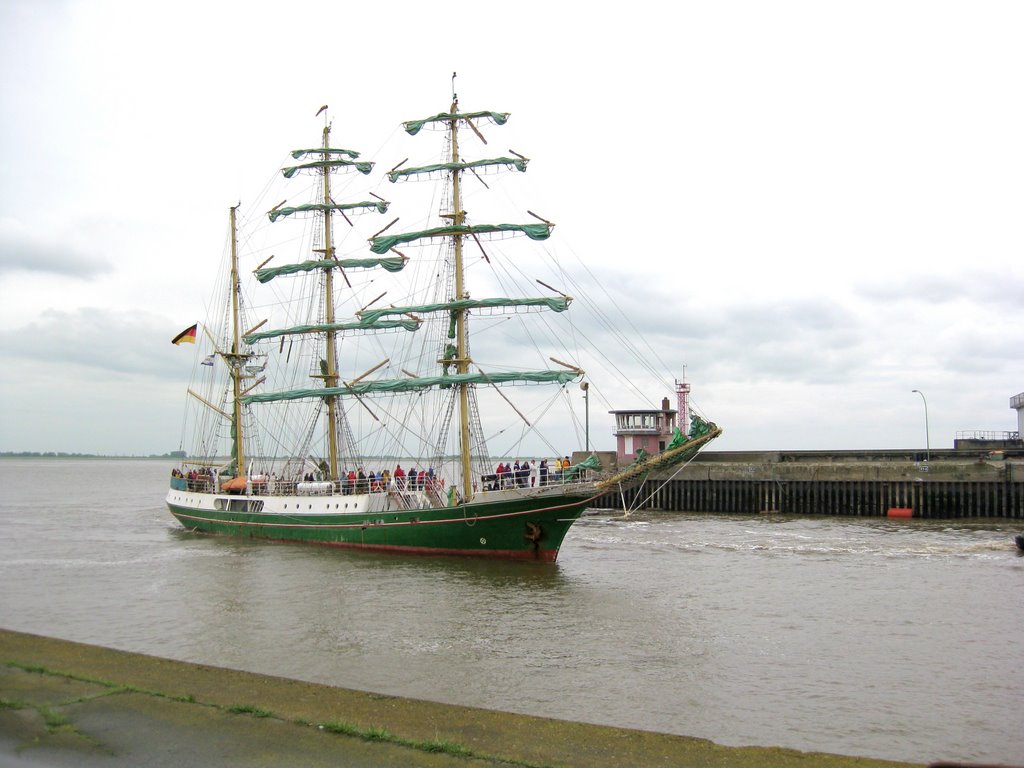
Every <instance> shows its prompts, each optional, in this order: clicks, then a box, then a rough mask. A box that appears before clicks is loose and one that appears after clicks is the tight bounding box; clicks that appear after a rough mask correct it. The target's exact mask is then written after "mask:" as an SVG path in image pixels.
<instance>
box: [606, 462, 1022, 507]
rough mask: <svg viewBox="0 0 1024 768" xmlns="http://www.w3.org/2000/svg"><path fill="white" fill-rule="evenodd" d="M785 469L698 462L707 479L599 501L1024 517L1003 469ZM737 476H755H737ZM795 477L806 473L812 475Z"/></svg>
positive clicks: (697, 470)
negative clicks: (986, 473) (978, 472)
mask: <svg viewBox="0 0 1024 768" xmlns="http://www.w3.org/2000/svg"><path fill="white" fill-rule="evenodd" d="M779 469H780V467H779V465H772V466H770V467H769V466H765V465H762V466H760V467H756V468H755V467H753V466H752V465H750V466H746V467H739V466H732V467H727V466H723V464H721V463H715V464H708V465H703V466H694V465H691V467H689V468H688V472H687V474H690V475H703V476H704V477H687V478H683V479H672V480H668V481H667V482H666V481H659V480H656V479H648V481H647V482H646V483H645V485H643V486H641V487H640V488H638V489H634V490H632V491H629V492H627V493H626V494H625V495H624V496H623V495H620V494H618V493H609V494H607V495H605V496H603V497H602V498H601V499H599V501H598V503H597V504H596V505H595V506H599V507H607V508H622V507H623V502H624V501H625V504H626V505H627V506H629V507H633V505H634V504H636V503H637V502H638V501H639V508H641V509H663V510H669V511H679V512H716V513H744V514H754V513H762V512H777V513H783V514H794V515H852V516H885V515H886V514H887V512H888V510H889V509H890V508H894V507H902V508H909V509H912V510H913V516H914V517H923V518H935V519H955V518H978V517H995V518H1011V519H1024V482H1018V481H1017V480H1016V478H1015V477H1014V473H1013V472H1011V471H1005V472H1003V471H1000V472H998V476H996V477H989V478H986V479H980V480H979V479H966V478H960V479H950V478H949V476H951V475H954V474H961V475H962V474H970V473H971V472H970V469H971V468H968V471H964V470H963V469H962V468H959V469H958V470H957V471H956V472H953V471H948V472H946V475H947V477H942V472H941V471H940V472H937V473H934V474H937V475H939V476H934V475H933V476H926V477H921V476H920V475H922V474H924V473H921V472H911V473H910V474H916V475H918V476H916V477H906V478H904V479H895V478H893V477H892V476H893V475H896V474H900V472H898V471H896V470H894V469H893V468H884V469H882V470H880V469H879V468H878V467H877V466H868V465H863V466H861V467H860V468H859V471H858V470H857V468H855V467H850V466H844V467H841V468H839V469H837V468H836V467H835V466H828V467H825V466H817V467H811V466H805V467H801V468H799V470H798V471H793V468H792V467H789V468H788V469H789V471H788V474H789V475H791V476H790V477H786V479H780V478H779V477H778V475H779V474H782V472H780V471H779ZM783 469H786V467H784V466H783ZM1006 469H1007V470H1009V467H1007V468H1006ZM737 474H739V475H747V476H748V477H739V478H738V477H735V475H737ZM828 474H832V475H836V474H843V475H846V476H849V475H856V474H862V475H876V477H874V478H870V479H868V478H862V479H856V478H854V479H815V476H816V475H828ZM904 474H905V473H904ZM1020 474H1021V473H1020V472H1018V473H1017V475H1020ZM714 475H719V476H720V478H716V477H714ZM749 475H762V476H763V477H760V478H757V477H754V478H751V477H749ZM792 475H806V476H809V477H810V478H811V479H801V478H799V477H792ZM878 475H881V477H877V476H878ZM773 476H774V477H773Z"/></svg>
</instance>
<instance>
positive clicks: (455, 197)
mask: <svg viewBox="0 0 1024 768" xmlns="http://www.w3.org/2000/svg"><path fill="white" fill-rule="evenodd" d="M458 111H459V100H458V97H455V98H454V99H453V100H452V108H451V114H452V115H458ZM458 122H459V119H458V117H454V118H453V119H452V120H451V121H449V130H450V132H451V141H452V158H451V161H452V163H453V164H454V163H458V162H459V130H458ZM452 206H453V209H454V210H453V211H452V213H451V214H450V216H451V219H452V223H453V224H454V225H455V226H456V227H459V226H462V225H463V224H465V221H466V212H465V211H463V210H462V186H461V174H460V172H459V171H458V170H457V169H453V170H452ZM454 245H455V297H454V298H455V300H456V301H458V300H460V299H464V298H466V293H465V287H464V286H463V278H464V275H463V268H462V235H460V234H456V235H455V236H454ZM455 349H456V358H455V360H454V362H455V365H456V370H457V371H458V372H459V373H460V374H466V373H469V345H468V343H467V339H466V310H465V309H464V308H460V309H456V310H455ZM458 387H459V458H460V461H461V463H462V498H463V499H464V500H466V501H469V499H470V498H472V494H473V470H472V463H471V460H470V458H471V457H470V444H469V384H467V383H461V384H459V385H458Z"/></svg>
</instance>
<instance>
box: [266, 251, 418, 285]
mask: <svg viewBox="0 0 1024 768" xmlns="http://www.w3.org/2000/svg"><path fill="white" fill-rule="evenodd" d="M407 261H408V259H407V258H405V257H403V256H380V257H369V258H365V259H314V260H312V261H300V262H296V263H294V264H283V265H281V266H280V267H264V268H263V269H257V270H256V271H255V272H254V273H253V274H255V275H256V279H257V280H259V281H260V282H261V283H268V282H270V281H271V280H273V279H274V278H275V277H280V276H281V275H294V274H295V273H297V272H312V271H314V270H317V269H332V268H336V267H342V268H343V269H359V268H367V269H370V268H374V267H383V268H384V269H386V270H387V271H388V272H398V271H400V270H401V269H402V268H403V267H404V266H405V263H406V262H407Z"/></svg>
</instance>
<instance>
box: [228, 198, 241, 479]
mask: <svg viewBox="0 0 1024 768" xmlns="http://www.w3.org/2000/svg"><path fill="white" fill-rule="evenodd" d="M237 208H238V206H233V207H232V208H231V359H230V360H229V361H228V362H229V365H228V368H229V369H230V370H231V388H232V392H233V394H234V397H232V402H233V403H234V409H233V411H232V418H233V420H234V425H233V426H234V429H233V430H232V432H233V433H234V434H233V435H232V438H233V440H234V454H235V462H236V464H235V476H236V477H244V476H245V442H244V441H243V439H242V399H241V398H242V359H243V355H242V353H241V352H242V350H241V343H242V338H241V334H240V332H239V328H238V322H239V320H238V318H239V307H238V293H239V291H240V290H241V287H240V285H239V282H238V238H237V237H236V235H235V232H236V227H235V211H236V210H237Z"/></svg>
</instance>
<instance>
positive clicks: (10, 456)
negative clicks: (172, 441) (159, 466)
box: [0, 451, 182, 461]
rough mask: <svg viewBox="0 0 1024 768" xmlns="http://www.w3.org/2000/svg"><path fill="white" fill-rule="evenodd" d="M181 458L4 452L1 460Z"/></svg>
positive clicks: (164, 454) (170, 456)
mask: <svg viewBox="0 0 1024 768" xmlns="http://www.w3.org/2000/svg"><path fill="white" fill-rule="evenodd" d="M181 458H182V457H181V456H172V455H171V454H169V453H150V454H147V455H144V456H143V455H139V454H117V453H64V452H63V451H2V452H0V459H166V460H169V461H180V460H181Z"/></svg>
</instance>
